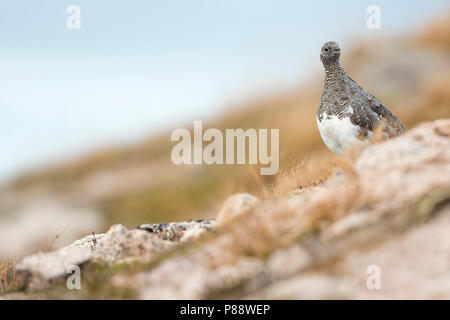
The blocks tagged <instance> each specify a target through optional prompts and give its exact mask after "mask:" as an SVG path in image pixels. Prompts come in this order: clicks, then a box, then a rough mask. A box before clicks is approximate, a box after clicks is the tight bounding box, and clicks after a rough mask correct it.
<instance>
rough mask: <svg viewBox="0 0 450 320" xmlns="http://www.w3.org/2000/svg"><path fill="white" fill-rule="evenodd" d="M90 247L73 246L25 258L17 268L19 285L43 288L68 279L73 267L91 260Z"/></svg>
mask: <svg viewBox="0 0 450 320" xmlns="http://www.w3.org/2000/svg"><path fill="white" fill-rule="evenodd" d="M91 254H92V250H91V249H90V248H88V247H76V246H73V245H70V246H67V247H64V248H61V249H59V250H56V251H53V252H45V253H38V254H34V255H30V256H27V257H25V258H23V259H22V260H21V261H20V262H19V264H18V265H17V268H16V273H17V278H18V283H19V285H20V286H23V287H26V288H42V287H45V286H47V285H48V284H50V283H52V282H56V281H59V280H62V279H64V278H65V277H67V276H68V275H69V274H70V273H71V270H70V268H71V267H72V266H81V265H83V264H85V263H86V262H88V261H89V260H90V258H91Z"/></svg>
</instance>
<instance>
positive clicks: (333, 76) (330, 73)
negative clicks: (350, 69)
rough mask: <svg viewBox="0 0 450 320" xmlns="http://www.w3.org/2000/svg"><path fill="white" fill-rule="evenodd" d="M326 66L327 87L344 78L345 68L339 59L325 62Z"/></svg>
mask: <svg viewBox="0 0 450 320" xmlns="http://www.w3.org/2000/svg"><path fill="white" fill-rule="evenodd" d="M324 67H325V87H330V86H332V85H334V84H335V83H336V82H337V81H338V80H339V79H341V78H342V74H343V73H344V69H343V68H342V67H341V65H340V63H339V61H336V62H331V63H327V64H324Z"/></svg>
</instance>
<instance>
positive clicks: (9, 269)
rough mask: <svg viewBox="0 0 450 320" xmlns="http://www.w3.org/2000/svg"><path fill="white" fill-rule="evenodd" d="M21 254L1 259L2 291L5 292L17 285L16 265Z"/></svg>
mask: <svg viewBox="0 0 450 320" xmlns="http://www.w3.org/2000/svg"><path fill="white" fill-rule="evenodd" d="M18 259H19V255H18V254H16V255H14V256H13V257H12V258H4V259H0V292H1V293H4V292H6V291H8V290H10V289H12V288H15V287H16V286H17V274H16V266H17V261H18Z"/></svg>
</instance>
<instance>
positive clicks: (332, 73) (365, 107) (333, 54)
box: [317, 41, 405, 138]
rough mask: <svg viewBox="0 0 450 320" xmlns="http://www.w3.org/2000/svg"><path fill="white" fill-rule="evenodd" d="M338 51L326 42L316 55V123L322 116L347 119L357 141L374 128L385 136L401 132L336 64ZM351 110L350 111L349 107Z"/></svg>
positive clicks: (395, 121) (398, 124)
mask: <svg viewBox="0 0 450 320" xmlns="http://www.w3.org/2000/svg"><path fill="white" fill-rule="evenodd" d="M340 53H341V50H340V48H339V45H338V43H337V42H334V41H331V42H326V43H325V44H324V45H323V46H322V50H321V52H320V60H321V61H322V63H323V65H324V67H325V85H324V89H323V94H322V98H321V100H320V104H319V108H318V109H317V118H318V121H322V120H323V117H324V116H327V117H331V116H333V115H334V116H337V117H338V118H339V119H342V118H344V117H349V118H350V121H351V123H352V124H354V125H356V126H359V127H360V136H359V137H360V138H364V137H367V136H368V133H369V132H373V131H374V130H375V129H376V128H377V127H378V126H380V125H382V126H383V127H384V133H385V137H386V138H389V137H393V136H396V135H399V134H400V133H402V132H403V131H405V127H404V126H403V124H402V123H401V122H400V120H398V119H397V117H396V116H394V115H393V114H392V113H391V112H390V111H389V110H388V109H387V108H386V107H385V106H384V105H383V104H382V103H381V101H380V100H378V99H377V98H375V97H374V96H373V95H371V94H370V93H368V92H367V91H366V90H364V89H363V88H362V87H361V86H359V85H358V84H357V83H356V82H355V81H353V79H352V78H350V77H349V76H348V74H347V73H346V72H345V71H344V69H343V68H342V66H341V65H340V63H339V57H340ZM350 107H351V108H350Z"/></svg>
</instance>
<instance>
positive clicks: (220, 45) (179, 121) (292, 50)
mask: <svg viewBox="0 0 450 320" xmlns="http://www.w3.org/2000/svg"><path fill="white" fill-rule="evenodd" d="M447 3H448V1H446V0H442V1H441V0H429V1H331V0H330V1H311V2H309V1H308V2H307V1H294V0H284V1H283V0H281V1H275V0H273V1H266V0H257V1H255V0H240V1H238V0H201V1H200V0H178V1H173V0H169V1H168V0H165V1H162V0H161V1H149V0H142V1H141V0H127V1H113V0H108V1H106V0H40V1H35V0H14V1H2V2H1V3H0V108H1V109H0V110H1V116H0V136H1V138H0V150H1V152H2V157H1V158H0V181H1V180H4V179H7V178H11V177H13V176H14V175H15V174H17V173H20V172H21V171H22V170H24V169H30V168H35V167H39V166H42V165H46V164H48V163H49V162H54V161H57V160H61V159H67V158H70V157H73V156H78V155H79V154H83V153H86V152H88V151H89V150H92V149H94V148H96V147H98V146H102V145H109V144H117V143H127V142H129V141H133V140H136V139H139V138H142V137H144V136H147V135H150V134H151V133H153V132H156V131H158V130H162V129H164V128H170V127H173V126H179V125H189V124H191V125H192V121H193V120H195V119H197V120H205V119H207V118H209V117H211V116H213V115H214V114H217V113H218V112H222V111H224V107H226V106H227V104H229V103H230V102H239V101H240V100H241V99H245V98H247V97H251V96H252V95H253V94H259V93H261V92H262V93H266V92H267V91H268V90H270V91H276V90H278V89H282V88H284V87H289V86H292V85H294V84H296V83H299V82H300V81H301V80H304V78H305V76H306V75H308V74H310V71H311V70H318V69H319V68H320V61H319V59H318V51H319V50H320V47H321V44H322V43H323V42H325V41H328V40H337V41H339V42H340V43H341V46H342V47H343V48H344V49H343V51H345V47H346V45H348V46H349V45H351V43H352V39H354V37H375V36H378V35H379V34H380V33H385V34H395V33H398V32H408V31H409V30H410V29H411V28H412V29H416V30H417V29H420V27H421V23H422V22H423V21H426V20H427V19H428V18H429V17H432V16H433V15H436V14H437V13H438V12H439V11H442V10H444V9H447V8H448V5H447ZM71 4H75V5H78V6H80V8H81V29H80V30H68V29H67V28H66V19H67V17H68V14H67V13H66V9H67V7H68V6H69V5H71ZM371 4H376V5H379V6H380V7H381V27H382V29H381V31H369V30H367V29H366V19H367V14H366V8H367V7H368V6H369V5H371ZM168 139H169V137H168Z"/></svg>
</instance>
